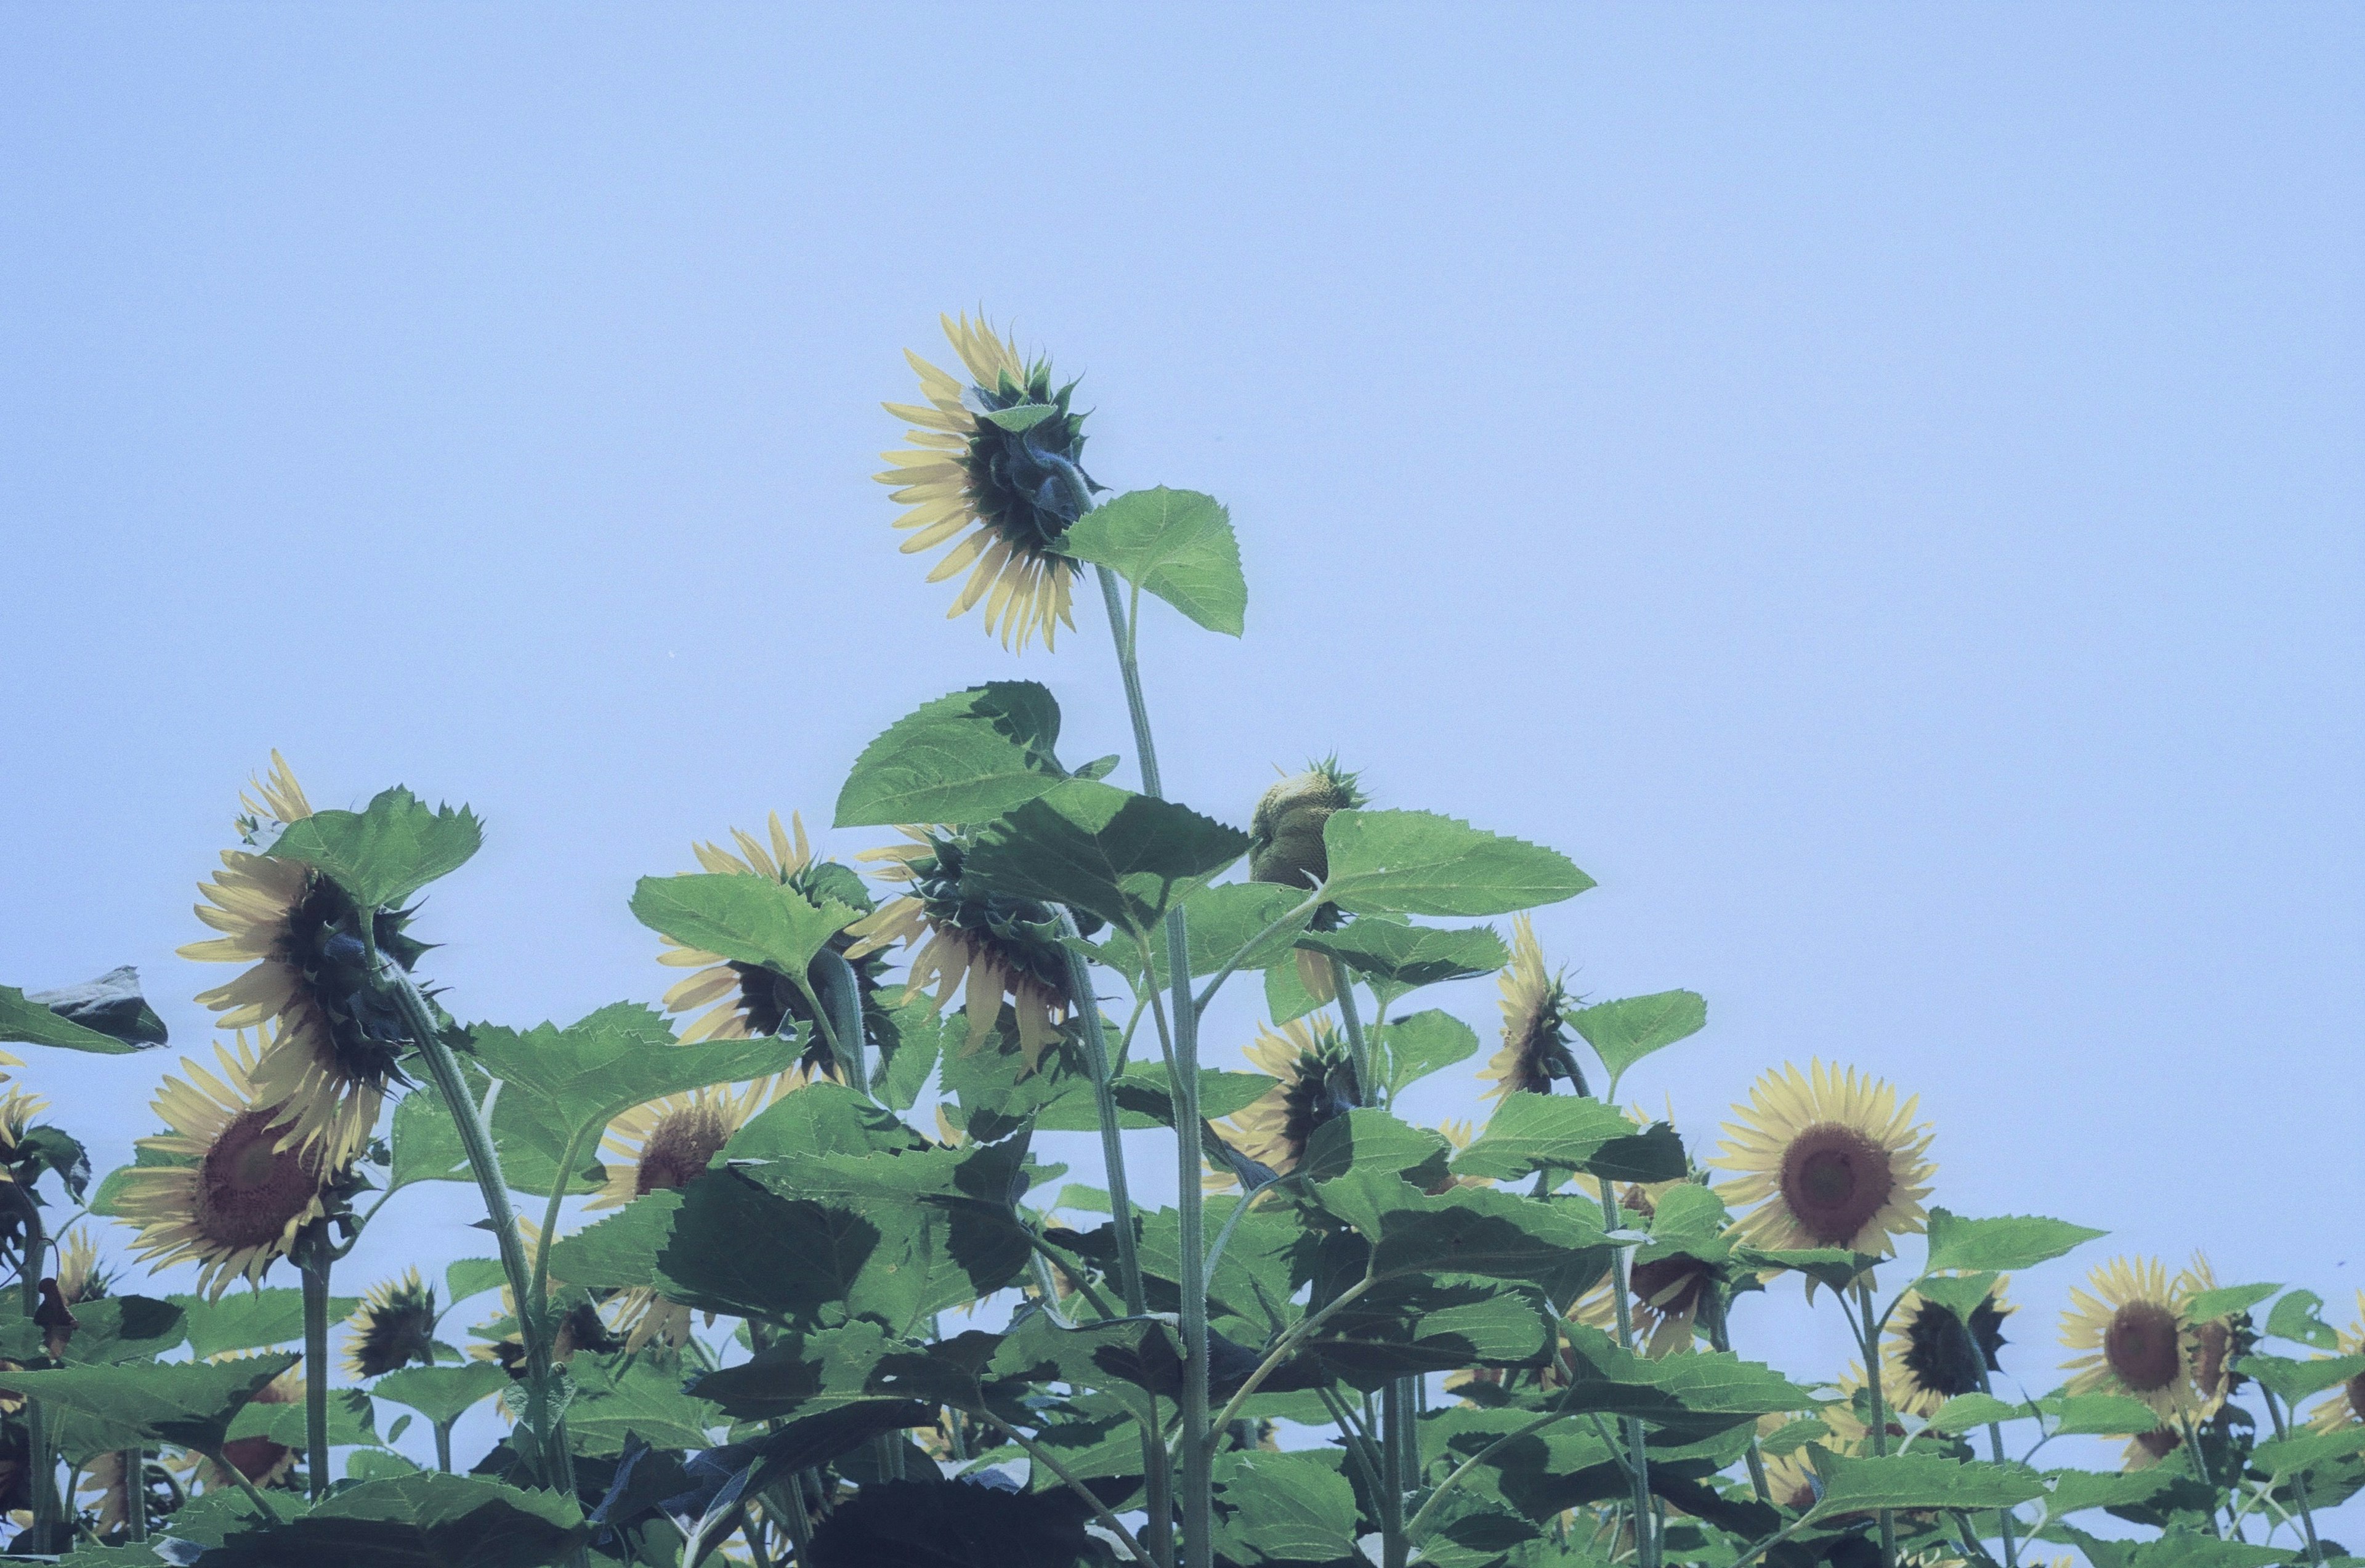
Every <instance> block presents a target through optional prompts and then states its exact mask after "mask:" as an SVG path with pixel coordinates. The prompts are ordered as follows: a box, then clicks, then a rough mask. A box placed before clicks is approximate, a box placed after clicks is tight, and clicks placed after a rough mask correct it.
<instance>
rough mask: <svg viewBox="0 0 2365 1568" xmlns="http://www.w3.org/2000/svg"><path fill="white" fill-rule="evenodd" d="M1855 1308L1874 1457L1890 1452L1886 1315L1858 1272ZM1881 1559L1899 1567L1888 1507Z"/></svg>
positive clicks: (1883, 1521) (1893, 1523)
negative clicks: (1884, 1396) (1884, 1376)
mask: <svg viewBox="0 0 2365 1568" xmlns="http://www.w3.org/2000/svg"><path fill="white" fill-rule="evenodd" d="M1855 1300H1856V1310H1857V1312H1858V1313H1859V1314H1860V1315H1861V1316H1862V1317H1863V1319H1864V1332H1863V1335H1862V1337H1861V1338H1860V1340H1859V1343H1861V1344H1862V1345H1863V1347H1864V1387H1865V1392H1866V1394H1867V1395H1869V1396H1870V1401H1871V1405H1872V1451H1873V1456H1874V1457H1875V1458H1886V1457H1887V1455H1888V1453H1889V1406H1887V1405H1886V1404H1884V1403H1883V1402H1882V1400H1881V1396H1880V1328H1881V1324H1882V1322H1883V1321H1884V1319H1883V1318H1882V1317H1881V1316H1878V1315H1877V1314H1875V1313H1874V1311H1873V1310H1872V1286H1871V1285H1869V1284H1867V1283H1866V1282H1865V1280H1864V1278H1863V1276H1861V1275H1859V1276H1857V1278H1856V1282H1855ZM1879 1518H1880V1561H1881V1562H1882V1564H1883V1568H1897V1516H1896V1515H1895V1514H1894V1513H1892V1512H1890V1511H1889V1509H1887V1508H1883V1509H1881V1510H1880V1513H1879Z"/></svg>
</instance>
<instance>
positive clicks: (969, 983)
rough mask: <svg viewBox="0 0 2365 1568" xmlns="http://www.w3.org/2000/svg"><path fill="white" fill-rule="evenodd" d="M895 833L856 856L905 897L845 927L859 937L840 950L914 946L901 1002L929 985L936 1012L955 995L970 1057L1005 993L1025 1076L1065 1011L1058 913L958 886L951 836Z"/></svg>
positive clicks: (853, 952) (855, 954)
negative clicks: (963, 1012) (895, 838)
mask: <svg viewBox="0 0 2365 1568" xmlns="http://www.w3.org/2000/svg"><path fill="white" fill-rule="evenodd" d="M898 831H900V832H901V833H902V834H903V836H904V837H905V838H906V839H908V840H910V842H909V843H906V844H895V845H889V846H886V847H884V848H881V849H865V850H862V851H860V852H859V853H858V854H857V856H856V858H857V859H859V860H869V861H873V862H878V863H880V868H879V871H878V873H877V874H878V875H879V877H880V879H883V880H886V881H891V882H900V883H902V884H903V885H904V886H906V887H908V888H910V889H911V891H910V892H908V893H903V894H901V895H898V896H897V897H895V898H892V899H890V900H888V901H887V902H886V903H884V904H882V905H881V906H880V908H879V910H878V912H877V913H873V914H869V915H866V916H865V917H863V918H862V919H860V920H857V921H856V922H855V923H854V924H852V925H850V926H848V927H846V930H847V931H848V932H849V933H850V934H851V935H853V936H854V937H855V938H856V939H857V940H856V941H855V944H854V946H851V947H849V948H847V949H846V958H847V959H848V960H849V961H851V960H853V959H856V958H869V956H870V955H871V954H873V953H876V952H878V951H879V950H880V948H882V947H885V946H887V945H888V944H890V943H891V942H896V941H901V942H902V943H903V944H904V945H905V946H906V947H917V948H918V951H917V952H916V953H915V954H913V958H912V960H911V967H910V969H908V970H907V971H906V973H905V977H904V979H905V985H904V990H903V999H904V1000H905V1001H906V1002H908V1001H910V1000H911V999H913V997H916V996H918V995H920V994H921V993H922V992H924V991H926V990H927V989H928V987H929V986H931V985H933V986H935V987H936V1007H937V1010H938V1011H939V1012H941V1011H942V1010H943V1009H944V1007H945V1005H946V1004H947V1002H951V1001H952V999H953V996H954V993H955V992H958V993H959V994H960V996H961V999H962V1004H963V1005H964V1006H965V1007H966V1008H967V1009H968V1010H969V1037H968V1039H967V1040H966V1041H964V1042H963V1044H962V1047H961V1048H962V1050H963V1051H964V1052H968V1051H974V1050H976V1049H977V1048H978V1047H980V1046H981V1045H983V1044H984V1043H985V1041H986V1038H987V1037H988V1036H991V1035H992V1033H993V1025H994V1024H995V1022H996V1020H998V1019H999V1018H1000V1017H1001V1016H1002V999H1003V996H1005V995H1007V996H1008V997H1009V998H1010V1004H1011V1011H1012V1012H1013V1013H1014V1014H1015V1015H1016V1017H1017V1022H1018V1039H1019V1043H1020V1045H1021V1046H1023V1047H1025V1049H1026V1065H1027V1067H1028V1069H1029V1070H1032V1069H1033V1068H1034V1067H1035V1066H1036V1064H1037V1063H1038V1062H1040V1061H1041V1060H1042V1059H1043V1053H1044V1052H1045V1051H1046V1050H1048V1049H1049V1048H1050V1047H1051V1045H1052V1043H1053V1042H1054V1041H1055V1040H1056V1039H1058V1037H1059V1035H1058V1030H1057V1027H1056V1025H1057V1024H1058V1023H1059V1020H1060V1019H1064V1018H1065V1017H1066V1016H1067V1014H1068V1013H1069V1012H1070V1010H1071V1004H1070V1001H1069V997H1068V951H1067V949H1066V948H1065V947H1063V946H1060V945H1059V917H1058V915H1056V914H1054V913H1052V911H1051V910H1050V908H1049V907H1048V906H1047V905H1044V904H1040V903H1037V902H1035V901H1034V900H1032V899H1017V898H1009V897H1005V896H1004V895H1003V894H1000V893H989V892H985V891H982V890H978V889H974V888H967V887H964V886H963V885H962V882H961V854H962V850H961V844H960V840H959V839H958V837H957V836H955V835H954V834H951V833H949V832H948V831H947V830H944V829H941V828H929V827H905V828H902V829H899V830H898ZM1055 1015H1056V1016H1055Z"/></svg>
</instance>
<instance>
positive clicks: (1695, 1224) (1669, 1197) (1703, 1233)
mask: <svg viewBox="0 0 2365 1568" xmlns="http://www.w3.org/2000/svg"><path fill="white" fill-rule="evenodd" d="M1729 1219H1730V1216H1729V1215H1727V1214H1726V1213H1725V1208H1724V1200H1723V1199H1722V1198H1720V1197H1718V1196H1717V1195H1716V1193H1714V1192H1712V1191H1711V1190H1709V1188H1706V1187H1703V1186H1701V1185H1700V1184H1699V1183H1698V1182H1677V1183H1676V1184H1675V1185H1674V1186H1672V1187H1669V1188H1668V1189H1667V1190H1666V1191H1665V1192H1664V1193H1660V1194H1659V1198H1658V1202H1657V1204H1656V1205H1655V1207H1654V1209H1653V1213H1652V1215H1651V1239H1650V1241H1649V1243H1648V1244H1647V1245H1645V1246H1643V1247H1641V1248H1639V1249H1636V1251H1635V1253H1634V1261H1635V1262H1637V1263H1652V1262H1656V1261H1657V1260H1660V1259H1662V1258H1672V1257H1676V1256H1682V1257H1687V1258H1704V1259H1706V1260H1709V1262H1712V1263H1714V1262H1722V1261H1723V1260H1724V1259H1725V1258H1726V1257H1727V1256H1728V1255H1729V1254H1730V1253H1731V1252H1732V1243H1730V1242H1729V1241H1727V1240H1726V1239H1725V1237H1724V1229H1725V1226H1726V1225H1727V1224H1728V1223H1729Z"/></svg>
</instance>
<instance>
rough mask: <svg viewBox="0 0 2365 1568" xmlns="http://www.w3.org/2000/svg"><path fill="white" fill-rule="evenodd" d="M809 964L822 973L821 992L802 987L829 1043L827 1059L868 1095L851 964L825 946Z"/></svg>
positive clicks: (858, 990) (859, 996) (859, 1007)
mask: <svg viewBox="0 0 2365 1568" xmlns="http://www.w3.org/2000/svg"><path fill="white" fill-rule="evenodd" d="M811 967H812V968H813V969H819V970H821V972H822V976H823V980H822V986H821V991H820V993H819V994H818V995H814V994H813V993H812V991H811V988H810V987H806V988H801V989H804V990H805V991H807V994H808V996H810V998H811V1000H812V1002H813V1017H814V1019H815V1020H816V1021H818V1022H819V1023H820V1025H821V1032H822V1037H823V1038H824V1040H826V1041H827V1042H828V1043H829V1059H830V1060H831V1061H833V1062H835V1064H836V1065H837V1070H838V1071H840V1072H842V1073H844V1074H845V1075H846V1086H847V1087H848V1088H850V1089H853V1090H855V1091H857V1092H860V1093H864V1094H868V1093H869V1092H870V1073H869V1063H868V1062H867V1061H866V1060H865V1059H864V1055H863V1048H862V990H861V987H860V986H859V985H858V984H857V982H856V980H855V978H854V966H853V965H851V964H849V963H847V962H846V958H845V957H844V956H843V955H842V954H840V953H839V952H837V950H836V949H835V948H833V947H830V946H826V945H824V946H823V948H822V950H821V951H820V952H818V953H816V954H814V955H813V964H812V966H811Z"/></svg>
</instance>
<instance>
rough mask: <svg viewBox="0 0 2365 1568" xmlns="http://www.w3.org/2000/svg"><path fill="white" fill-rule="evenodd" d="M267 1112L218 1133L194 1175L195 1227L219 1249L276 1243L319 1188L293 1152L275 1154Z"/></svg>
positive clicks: (255, 1113) (247, 1116)
mask: <svg viewBox="0 0 2365 1568" xmlns="http://www.w3.org/2000/svg"><path fill="white" fill-rule="evenodd" d="M278 1141H279V1135H278V1133H276V1132H275V1131H274V1130H273V1129H272V1126H271V1112H270V1111H249V1112H247V1113H246V1114H244V1115H242V1116H241V1117H239V1118H238V1119H237V1120H236V1121H234V1122H232V1123H230V1126H227V1127H224V1128H223V1129H222V1133H221V1136H220V1137H217V1138H216V1139H214V1146H213V1148H210V1149H208V1150H207V1151H206V1158H205V1162H204V1164H203V1165H202V1167H201V1168H200V1169H199V1171H198V1180H197V1214H196V1221H197V1227H198V1228H199V1229H200V1230H202V1231H203V1232H204V1233H205V1235H206V1238H207V1240H209V1241H213V1242H216V1243H218V1244H219V1245H221V1246H224V1247H233V1248H236V1247H261V1246H263V1245H264V1244H266V1243H269V1242H273V1241H276V1240H278V1239H279V1238H280V1236H281V1234H282V1233H284V1232H285V1231H286V1228H287V1222H288V1221H289V1220H292V1219H294V1218H295V1217H296V1216H297V1215H300V1214H302V1213H303V1212H304V1210H305V1208H306V1207H307V1205H308V1204H310V1203H311V1202H312V1198H313V1195H314V1193H315V1192H316V1191H317V1190H318V1182H316V1180H315V1178H314V1172H313V1170H312V1169H311V1167H310V1166H309V1164H308V1162H307V1161H306V1160H305V1159H304V1158H303V1157H302V1156H301V1155H300V1154H298V1153H297V1151H296V1150H295V1149H292V1148H290V1149H279V1148H274V1147H273V1146H274V1145H275V1144H277V1143H278Z"/></svg>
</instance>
